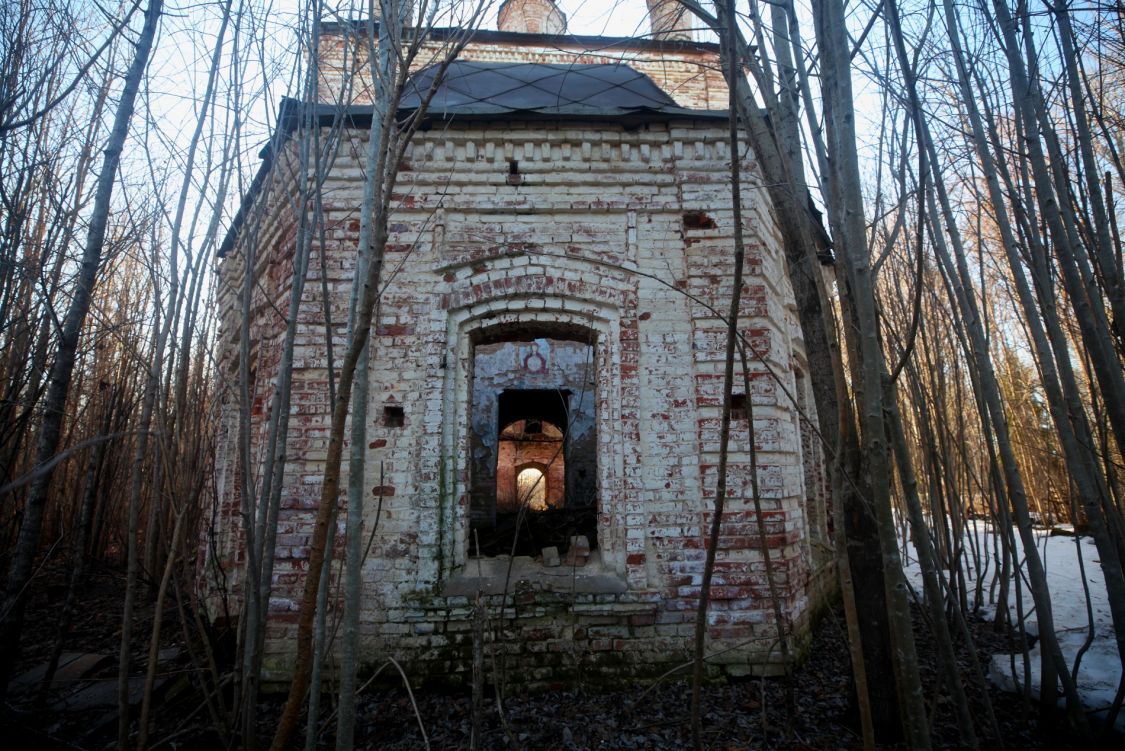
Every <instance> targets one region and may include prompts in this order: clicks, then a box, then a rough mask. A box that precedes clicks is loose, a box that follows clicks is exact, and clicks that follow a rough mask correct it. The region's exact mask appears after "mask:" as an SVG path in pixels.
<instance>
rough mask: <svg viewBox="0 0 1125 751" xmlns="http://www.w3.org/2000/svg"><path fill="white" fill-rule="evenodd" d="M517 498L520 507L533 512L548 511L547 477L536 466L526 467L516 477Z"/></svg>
mask: <svg viewBox="0 0 1125 751" xmlns="http://www.w3.org/2000/svg"><path fill="white" fill-rule="evenodd" d="M516 497H517V498H519V502H520V505H523V506H527V507H528V508H529V509H531V510H532V511H546V510H547V475H545V474H543V470H541V469H540V468H539V467H536V466H534V465H532V466H527V467H524V468H523V469H521V470H520V473H519V474H518V475H516Z"/></svg>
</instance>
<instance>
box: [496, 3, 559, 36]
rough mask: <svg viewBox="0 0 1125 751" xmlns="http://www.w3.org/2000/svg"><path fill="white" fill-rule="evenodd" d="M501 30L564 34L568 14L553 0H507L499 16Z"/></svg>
mask: <svg viewBox="0 0 1125 751" xmlns="http://www.w3.org/2000/svg"><path fill="white" fill-rule="evenodd" d="M497 26H498V27H499V29H500V31H515V32H518V33H521V34H562V33H565V32H566V16H565V15H564V14H563V12H562V11H561V10H559V8H558V6H557V5H555V4H554V2H552V0H506V2H504V3H503V4H502V5H501V6H500V13H499V16H498V18H497Z"/></svg>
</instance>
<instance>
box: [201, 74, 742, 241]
mask: <svg viewBox="0 0 1125 751" xmlns="http://www.w3.org/2000/svg"><path fill="white" fill-rule="evenodd" d="M439 72H440V66H437V65H434V66H430V67H428V68H423V69H422V70H420V71H418V72H417V73H415V74H414V75H413V76H411V79H410V80H409V81H408V82H407V84H406V88H405V90H404V96H403V98H402V100H401V103H400V104H401V106H400V107H399V111H398V112H399V121H400V122H404V121H405V120H406V119H407V118H409V117H411V116H412V115H414V114H415V113H417V112H418V111H419V109H420V108H421V107H422V105H423V104H424V103H425V101H426V99H427V96H428V95H429V92H430V91H431V89H433V92H434V93H433V95H432V96H429V97H428V98H429V105H428V106H427V107H426V108H425V110H424V113H425V119H426V120H429V121H433V120H439V121H442V120H444V121H461V122H464V121H474V120H476V121H480V120H488V121H504V120H508V121H511V120H518V121H531V120H539V121H543V120H551V121H565V120H582V121H602V122H611V123H613V124H615V125H619V126H622V127H626V128H630V127H636V126H639V125H641V124H643V123H646V122H666V121H669V120H717V121H725V120H727V118H728V113H727V111H726V110H695V109H686V108H683V107H679V106H677V105H676V102H675V100H673V99H672V98H671V97H670V96H668V94H666V93H665V92H664V91H663V90H662V89H661V88H660V87H659V86H657V85H656V84H655V83H654V82H653V80H652V79H651V78H649V77H648V76H646V75H644V74H643V73H639V72H637V71H636V70H634V69H633V68H630V67H629V66H628V65H624V64H620V63H618V64H604V65H577V64H575V65H552V64H546V63H479V62H465V61H455V62H453V63H451V64H450V65H449V66H448V67H447V69H446V72H445V75H444V77H443V78H442V79H441V80H439V81H438V83H437V85H436V87H435V86H434V81H435V78H436V77H437V75H438V73H439ZM373 110H374V108H373V107H372V106H371V105H365V106H364V105H355V106H350V107H338V106H336V105H332V104H315V103H313V104H310V103H308V102H303V101H301V100H298V99H291V98H289V97H285V98H283V99H282V100H281V107H280V111H279V112H278V118H277V126H276V128H275V131H274V134H273V137H272V138H271V139H270V141H269V143H268V144H267V145H266V147H265V148H263V149H262V152H261V157H262V166H261V168H260V169H259V170H258V174H257V175H256V176H255V178H254V181H253V183H252V184H251V186H250V190H249V191H247V193H246V195H245V196H244V197H243V201H242V206H241V207H240V208H239V211H238V213H237V214H236V215H235V217H234V220H233V221H232V222H231V226H230V228H229V229H228V230H227V235H226V238H225V239H224V240H223V244H222V245H221V246H220V247H219V252H218V255H219V257H220V258H221V257H223V256H225V255H226V254H227V253H228V252H230V250H231V248H233V247H234V243H235V240H236V238H237V236H238V232H239V230H240V228H241V226H242V223H243V222H244V221H245V219H246V214H247V212H248V211H249V209H250V206H251V205H252V204H253V201H254V198H255V196H256V195H257V193H258V191H259V190H261V187H262V185H263V183H264V181H265V179H266V176H267V175H268V174H269V172H270V170H271V168H272V166H273V154H274V150H275V149H277V148H278V147H279V146H280V145H281V144H282V143H284V142H285V140H286V139H287V138H288V137H289V135H290V134H292V133H293V131H295V130H296V129H297V128H298V127H300V126H301V125H302V124H306V123H315V124H317V125H319V126H322V127H327V126H331V125H333V124H334V123H339V122H341V121H343V122H344V123H345V124H347V125H350V126H353V127H367V126H369V125H370V124H371V115H372V112H373ZM420 127H421V128H423V129H425V127H426V125H425V124H424V123H423V124H422V125H421V126H420Z"/></svg>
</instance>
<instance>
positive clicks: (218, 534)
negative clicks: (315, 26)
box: [201, 0, 833, 685]
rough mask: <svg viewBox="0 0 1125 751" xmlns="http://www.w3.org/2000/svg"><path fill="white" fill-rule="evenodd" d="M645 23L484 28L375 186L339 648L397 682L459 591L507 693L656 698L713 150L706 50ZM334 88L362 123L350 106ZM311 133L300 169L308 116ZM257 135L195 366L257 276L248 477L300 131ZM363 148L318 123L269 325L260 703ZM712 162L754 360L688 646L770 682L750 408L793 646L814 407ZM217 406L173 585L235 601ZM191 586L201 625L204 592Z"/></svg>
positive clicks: (299, 547) (228, 357)
mask: <svg viewBox="0 0 1125 751" xmlns="http://www.w3.org/2000/svg"><path fill="white" fill-rule="evenodd" d="M648 5H649V9H650V19H651V22H652V30H653V33H652V35H651V36H648V37H645V38H618V37H581V36H578V37H576V36H573V35H569V34H567V33H566V20H565V18H564V17H563V15H562V13H560V12H559V10H558V8H557V7H556V6H555V4H554V3H553V2H550V0H507V2H505V3H502V5H501V7H500V14H499V24H498V26H499V29H498V30H495V31H479V32H477V33H476V34H475V35H474V36H473V37H472V39H471V41H470V42H469V43H468V45H467V46H466V47H465V48H464V51H463V52H462V53H461V55H460V58H459V61H458V62H456V63H454V64H453V65H452V66H451V67H450V69H449V72H448V75H447V77H446V79H445V81H444V83H442V85H441V88H440V89H439V91H438V94H437V96H436V97H435V99H434V101H433V104H432V105H431V107H430V109H429V112H428V114H427V125H426V127H424V128H423V129H422V130H421V131H420V132H419V133H418V134H417V135H416V136H415V138H414V140H413V143H412V144H411V145H410V147H409V149H408V151H407V154H406V157H405V159H404V160H403V162H402V164H401V174H400V177H399V180H398V185H397V188H396V190H395V195H394V196H393V199H394V207H395V208H394V210H393V213H392V217H391V235H390V239H389V241H388V244H387V245H386V248H385V252H386V272H385V274H384V276H383V279H384V283H385V290H384V292H383V294H382V297H381V299H380V304H379V307H378V309H377V325H376V327H375V328H374V329H373V332H372V339H371V345H372V350H371V352H372V355H371V362H370V370H369V372H370V383H371V392H370V402H369V416H370V424H369V426H368V429H367V433H368V440H369V446H368V449H367V457H368V465H367V466H368V470H367V473H366V477H367V479H368V484H369V485H370V486H371V487H370V495H369V496H368V498H369V499H370V501H369V502H368V503H367V505H366V511H365V513H366V531H365V534H369V533H370V531H371V530H374V534H373V538H372V543H371V547H370V553H369V555H368V556H367V558H366V561H365V563H364V568H363V571H364V578H365V584H364V589H363V608H364V615H363V618H362V637H361V638H362V645H363V650H364V655H365V659H367V660H369V661H370V662H372V663H374V662H378V661H380V658H382V657H384V656H388V655H389V656H394V657H395V658H396V659H397V660H399V661H400V662H402V663H403V664H404V665H407V666H408V670H409V671H410V672H411V675H412V677H417V678H419V679H421V678H424V677H427V676H430V677H432V676H435V675H439V676H457V675H458V674H464V673H465V671H467V670H468V669H469V667H470V656H471V643H472V635H471V634H472V619H471V613H472V603H473V602H474V601H475V599H476V598H477V596H478V593H479V594H483V596H484V600H485V602H486V603H487V604H488V606H489V611H488V617H489V619H490V634H492V635H493V636H491V637H490V639H492V638H495V639H496V641H495V642H494V643H495V644H497V645H498V646H499V647H500V652H501V653H502V654H503V655H504V656H505V660H506V664H507V666H508V667H509V668H515V670H514V671H513V672H511V673H510V674H509V680H514V681H516V682H522V683H527V684H539V685H548V684H552V683H556V682H559V681H565V680H572V679H574V678H575V677H577V676H585V677H593V676H602V677H603V678H605V679H610V680H612V679H613V678H614V676H618V675H620V676H624V675H630V676H631V675H642V674H653V673H658V672H662V671H663V670H665V669H667V668H668V667H670V665H671V664H673V663H675V662H677V661H680V660H683V659H684V658H685V657H686V656H687V655H688V654H689V652H690V649H691V640H692V632H693V622H694V618H695V610H696V607H697V603H698V597H699V589H700V582H701V578H702V571H703V565H704V556H705V537H706V534H707V529H708V526H709V524H710V519H711V513H710V511H709V509H710V508H711V506H712V503H713V500H714V489H715V483H716V465H717V462H718V451H719V425H720V411H721V395H722V386H723V367H724V335H725V324H724V322H723V321H722V319H721V318H720V313H719V312H718V311H725V310H726V309H727V307H728V305H729V299H730V295H731V291H732V288H731V275H732V267H733V266H732V264H733V261H732V257H733V228H732V222H733V219H732V210H731V189H730V177H729V176H730V160H731V158H732V154H731V153H730V148H729V140H728V132H727V131H728V124H727V112H726V108H727V89H726V85H725V83H724V80H723V76H722V73H721V68H720V65H719V50H718V47H717V46H716V45H714V44H711V43H703V42H697V41H694V40H693V36H692V32H691V30H690V29H689V28H688V24H687V23H686V21H685V20H684V19H680V18H678V17H677V16H676V15H675V14H674V13H669V12H668V3H667V2H665V1H664V0H649V3H648ZM357 33H358V34H363V33H365V32H364V31H363V25H362V24H360V25H358V26H353V25H351V24H332V25H325V26H324V27H323V28H322V33H321V38H320V47H319V49H320V54H321V60H322V66H323V67H324V70H325V71H326V72H325V73H323V74H322V78H321V89H320V100H321V102H322V104H325V105H327V103H330V102H332V101H334V98H335V96H336V94H337V93H338V92H339V91H340V90H341V87H343V86H344V84H345V82H346V78H345V75H344V73H343V70H344V69H345V65H346V64H345V61H344V58H345V52H346V51H348V50H350V49H353V48H354V41H355V36H356V34H357ZM442 33H443V32H442V31H440V30H438V31H434V32H432V34H433V38H434V39H435V40H438V41H440V37H441V36H442ZM446 33H448V32H446ZM438 41H435V45H436V44H437V43H438ZM415 75H416V76H419V77H424V76H427V75H432V69H431V70H427V69H421V70H419V71H418V72H417V73H416V74H415ZM353 89H354V91H355V92H356V93H355V95H354V96H353V97H352V101H351V102H350V106H352V107H355V108H356V111H357V112H359V111H360V110H361V109H362V105H363V104H364V102H363V100H362V96H363V89H362V87H359V86H356V87H353ZM323 109H324V111H326V112H327V111H329V110H330V109H333V108H329V107H327V106H325V107H324V108H323ZM366 111H367V112H370V108H369V107H368V108H367V110H366ZM320 125H321V127H322V128H323V130H324V133H325V138H324V141H325V142H328V140H329V139H328V135H327V131H328V129H329V127H330V126H331V118H329V117H325V118H324V119H322V120H321V122H320ZM278 127H279V129H281V135H282V137H281V138H277V139H275V141H274V143H273V144H272V145H271V148H270V150H269V153H268V154H267V155H266V161H265V162H264V164H263V167H262V172H261V174H260V176H259V178H260V179H259V183H260V184H264V183H270V181H272V183H273V185H274V186H275V187H274V189H273V190H268V191H267V190H263V189H257V190H255V191H252V192H251V193H250V194H248V195H247V197H246V199H245V202H244V205H243V214H244V215H249V212H251V211H253V212H257V214H256V215H257V216H258V217H259V219H258V220H257V221H255V222H253V223H252V222H250V221H245V222H241V223H236V225H235V227H234V228H233V229H232V230H231V233H230V235H229V236H228V240H227V242H226V244H225V245H224V247H223V250H222V252H221V256H222V257H221V260H220V265H219V269H220V298H219V304H220V306H221V310H222V320H223V327H222V331H221V338H220V362H219V367H220V369H221V373H222V374H223V375H224V376H225V377H228V378H229V379H230V381H231V383H234V382H235V378H236V376H237V373H238V370H239V359H240V358H239V350H240V345H241V343H240V336H241V334H240V324H239V318H240V315H241V310H242V303H241V299H240V297H241V295H242V292H241V290H242V289H243V282H244V276H243V275H244V274H246V273H252V274H253V275H254V276H253V290H254V293H253V294H254V302H253V305H252V309H251V318H250V326H249V330H250V336H249V339H248V344H247V346H248V351H249V359H250V363H251V368H250V372H251V374H252V383H251V403H252V405H253V409H252V411H251V429H252V438H253V441H252V451H253V456H254V457H257V458H260V457H262V456H263V455H264V452H265V450H266V447H265V446H264V443H265V440H264V437H265V435H266V425H267V422H268V418H269V415H268V411H269V409H268V405H269V403H270V397H271V389H272V388H274V385H275V379H276V376H277V370H278V363H279V359H280V353H281V350H282V337H283V334H284V331H285V315H286V312H287V310H288V307H289V302H288V299H289V291H290V289H291V286H292V282H293V279H292V275H293V255H294V248H295V245H296V243H297V238H298V227H299V224H300V222H299V221H298V219H299V218H298V217H297V216H296V215H295V213H294V210H293V205H292V201H291V200H290V194H291V190H288V189H285V187H284V186H285V185H287V184H292V180H293V179H294V177H293V175H294V167H293V165H295V164H296V163H297V162H296V159H297V143H298V141H299V139H298V138H297V137H296V135H297V134H298V132H299V129H298V126H297V124H295V123H293V122H289V123H288V124H287V123H286V121H285V120H284V119H283V120H282V122H281V124H280V125H279V126H278ZM366 133H367V125H366V123H363V122H362V118H360V117H358V116H357V117H355V118H352V119H350V120H346V121H345V124H344V131H343V133H342V135H341V136H340V137H339V140H338V146H337V147H336V149H335V151H336V153H335V155H334V158H333V159H332V164H331V167H330V169H329V171H328V173H327V178H326V181H325V183H324V187H323V196H324V206H323V210H324V216H325V222H326V226H327V228H328V229H327V232H326V234H325V236H324V237H323V240H322V238H320V237H317V238H314V243H313V251H312V261H311V262H310V264H309V269H308V274H307V277H306V278H307V282H306V284H305V288H304V298H303V303H302V305H301V308H300V313H299V315H298V318H297V322H298V328H297V333H296V349H295V355H294V361H293V371H292V407H291V410H290V415H291V417H290V427H289V432H288V442H287V445H286V447H285V451H286V455H287V464H286V470H285V475H284V484H283V491H282V506H281V511H280V516H279V520H278V521H279V526H278V535H277V543H278V545H277V554H276V560H275V564H274V568H273V577H274V588H273V598H272V600H271V603H270V611H271V612H270V620H269V626H268V643H267V646H266V649H267V657H266V666H267V672H268V673H269V674H271V675H274V676H275V677H278V678H281V677H284V675H285V671H286V667H287V664H288V661H289V656H290V655H291V653H292V651H293V644H292V636H293V635H294V634H295V631H296V619H297V603H298V601H299V600H300V594H301V588H302V585H303V577H304V570H305V562H306V559H307V556H308V554H309V538H310V534H311V531H312V527H313V523H314V517H315V515H316V507H317V504H318V503H319V498H320V492H321V485H320V483H321V479H322V474H323V466H324V459H325V456H326V445H327V436H328V432H329V425H330V422H331V415H330V409H331V405H330V403H329V396H328V368H329V366H330V363H329V362H328V347H327V345H326V336H325V316H324V310H325V305H324V304H323V302H324V301H323V299H322V294H323V292H322V291H323V290H326V291H327V294H328V295H329V297H330V299H329V301H328V303H329V304H328V306H327V308H328V310H330V311H331V314H332V321H333V322H334V324H335V325H336V327H337V332H336V337H335V340H336V344H337V350H336V357H337V360H338V359H339V345H340V343H341V342H342V334H343V326H342V323H343V322H344V321H345V320H346V317H347V310H348V304H349V295H350V291H351V286H352V281H353V276H354V267H355V248H356V244H357V241H358V234H359V207H360V205H361V200H362V194H363V172H362V169H361V164H362V160H363V155H364V151H365V146H366ZM741 159H742V160H743V166H744V173H743V174H744V187H743V196H744V203H745V209H744V211H745V215H744V225H745V237H746V244H747V278H746V284H745V288H744V294H743V309H742V314H741V315H742V319H741V327H742V331H743V333H744V334H745V335H746V336H747V337H748V339H749V341H750V342H751V343H752V345H753V349H754V351H755V353H756V354H754V355H752V356H751V357H750V363H749V370H750V373H749V378H748V383H749V384H750V388H749V393H745V391H746V389H745V388H744V387H743V386H742V385H741V384H743V380H742V375H741V373H742V369H741V366H737V367H736V379H735V383H736V386H735V392H736V394H735V398H734V402H733V407H734V422H733V424H732V439H731V452H730V467H729V471H728V478H729V487H730V492H731V497H729V498H728V501H727V510H726V513H725V514H724V519H723V527H722V536H721V538H720V540H719V548H718V553H717V555H718V559H717V564H716V569H715V578H714V587H713V589H712V592H711V597H712V601H711V605H710V632H709V638H710V641H709V651H712V652H716V653H718V654H717V656H716V657H715V658H714V660H713V663H714V665H715V669H716V670H717V671H725V672H728V673H731V674H745V673H749V672H769V671H770V670H771V667H776V664H777V662H778V661H779V660H780V656H779V652H778V650H777V648H776V643H775V639H776V631H775V625H774V621H773V615H772V610H771V605H770V600H769V590H768V587H767V581H766V578H765V565H764V560H763V553H762V550H761V548H760V546H759V541H758V528H757V519H756V517H755V514H754V505H753V501H752V497H751V489H750V476H749V467H750V453H749V448H750V447H749V445H748V430H747V424H746V422H747V418H746V412H747V405H751V406H752V407H753V412H754V428H755V434H756V442H757V452H758V453H757V461H758V464H759V472H758V476H759V480H760V489H761V496H762V504H763V508H764V511H763V517H764V521H765V527H766V531H767V533H768V537H767V539H768V545H769V548H770V554H771V560H772V561H773V565H774V567H775V569H776V572H777V574H776V580H777V583H778V585H779V588H780V592H781V595H782V598H783V609H784V613H785V615H786V617H787V618H788V619H789V621H790V623H791V624H792V627H793V628H794V630H795V632H796V633H798V634H803V633H804V632H805V631H806V630H807V627H808V625H809V620H810V618H811V617H812V614H813V612H814V611H815V610H816V608H817V606H818V604H819V602H820V601H821V600H822V599H824V597H825V596H826V592H827V590H828V589H830V587H831V581H832V579H833V574H832V566H831V565H830V564H831V562H832V557H831V538H830V534H829V528H830V519H829V518H828V517H829V514H828V512H827V510H826V495H827V494H826V492H825V479H824V476H825V473H824V469H823V464H824V460H823V457H822V454H821V451H820V448H819V446H818V444H817V443H816V441H815V440H814V439H813V431H812V430H811V428H810V427H809V425H808V423H807V422H806V421H804V420H802V419H800V418H799V416H798V414H799V413H798V411H799V410H801V411H803V412H804V413H805V414H806V415H810V416H811V415H812V414H813V410H814V407H813V400H812V397H811V387H810V383H809V378H808V377H806V375H805V373H806V372H807V369H806V365H805V355H804V344H803V342H802V339H801V334H800V327H799V325H798V322H797V316H796V312H795V309H794V300H793V293H792V290H791V287H790V283H789V280H788V277H787V273H786V268H785V260H784V257H783V253H782V249H781V242H780V239H779V233H778V229H777V227H776V225H775V220H774V217H773V215H772V213H771V207H770V203H769V199H768V197H767V194H766V191H765V190H764V189H763V188H762V187H761V185H760V177H759V175H758V172H757V171H756V169H755V164H754V158H753V155H752V154H750V153H747V152H746V151H745V148H743V153H742V155H741ZM286 181H289V182H288V183H287V182H286ZM277 186H281V187H280V188H279V187H277ZM251 242H253V243H254V247H256V248H257V254H256V257H255V263H254V264H252V268H251V269H249V270H248V269H247V268H246V263H245V248H246V247H247V245H248V244H249V243H251ZM322 250H323V266H322V263H321V251H322ZM337 364H338V363H337ZM223 409H224V412H223V426H224V428H223V433H222V435H221V436H220V444H219V453H218V456H219V466H218V481H217V487H216V490H217V493H218V498H219V505H218V514H217V517H216V518H215V523H214V525H213V527H214V530H213V534H210V535H209V536H208V538H207V539H206V540H204V541H203V542H202V544H201V560H204V565H205V567H207V568H209V569H216V568H217V567H221V569H222V571H223V575H224V576H225V587H226V588H227V590H228V591H230V592H233V593H234V594H235V596H237V595H238V592H239V590H240V587H241V585H242V571H243V566H244V565H245V555H244V553H243V551H242V549H241V547H240V540H242V531H241V527H242V519H241V515H240V513H239V485H240V483H239V480H238V473H239V470H238V466H239V463H238V460H237V453H238V448H237V446H238V440H237V437H238V418H239V395H238V389H237V388H235V387H234V386H231V387H230V388H228V389H227V391H226V396H225V397H224V403H223ZM344 500H345V499H344V497H343V495H342V496H341V502H342V503H343V502H344ZM377 514H378V519H376V515H377ZM340 519H341V521H340V522H339V530H340V533H339V534H338V535H337V545H339V540H340V538H341V537H342V536H343V521H342V519H343V514H342V513H341V516H340ZM376 522H377V524H376ZM336 560H337V561H338V560H339V556H337V558H336ZM336 565H338V564H336ZM333 571H334V572H335V571H337V569H336V568H335V567H334V568H333ZM213 580H214V577H212V576H207V577H201V581H213ZM203 588H204V589H205V594H207V595H209V601H211V602H214V601H215V596H214V595H215V590H214V586H213V585H203ZM333 596H335V595H333Z"/></svg>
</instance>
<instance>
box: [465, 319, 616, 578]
mask: <svg viewBox="0 0 1125 751" xmlns="http://www.w3.org/2000/svg"><path fill="white" fill-rule="evenodd" d="M497 339H498V340H497ZM594 396H595V394H594V375H593V344H592V343H590V342H588V341H575V340H573V339H554V338H551V337H534V338H533V337H532V336H528V335H524V336H522V337H521V336H518V335H516V336H512V337H511V338H508V339H504V338H499V337H497V338H496V339H492V340H490V341H484V342H478V343H477V344H476V346H475V348H474V357H473V380H472V399H471V414H470V420H469V422H470V425H471V434H470V449H471V462H470V472H471V489H472V492H471V495H470V498H471V501H470V534H469V552H470V554H472V555H476V554H478V552H479V554H481V555H486V556H494V555H507V554H513V553H514V554H515V555H527V556H538V555H539V554H540V553H541V552H542V550H543V548H546V547H556V548H558V549H559V552H560V553H565V552H566V550H567V548H568V545H569V541H570V538H571V537H572V536H575V535H584V536H586V538H587V540H589V542H590V545H591V547H595V546H596V539H597V502H596V495H597V494H596V476H597V472H596V467H597V457H596V447H597V441H596V431H595V404H596V400H595V398H594Z"/></svg>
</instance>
